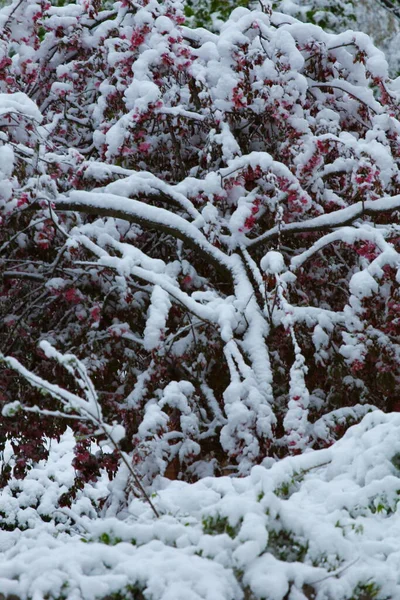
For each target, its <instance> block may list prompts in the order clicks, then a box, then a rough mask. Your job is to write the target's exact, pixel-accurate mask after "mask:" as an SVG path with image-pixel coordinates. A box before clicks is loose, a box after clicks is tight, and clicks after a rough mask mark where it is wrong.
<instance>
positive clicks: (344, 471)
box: [0, 411, 400, 600]
mask: <svg viewBox="0 0 400 600" xmlns="http://www.w3.org/2000/svg"><path fill="white" fill-rule="evenodd" d="M73 445H74V439H73V436H72V434H71V432H67V433H66V434H64V436H63V438H62V440H61V442H60V443H55V444H53V445H52V448H51V451H50V456H49V460H48V461H47V463H46V464H44V463H39V464H38V465H36V466H35V467H34V468H33V469H32V470H31V471H30V472H29V474H28V475H27V477H26V478H25V479H24V480H21V481H15V480H14V481H12V482H11V483H10V484H9V485H8V486H7V487H6V488H5V489H4V491H3V493H2V496H1V499H0V512H1V515H2V531H0V547H1V550H2V560H1V563H0V589H1V590H2V592H3V594H16V595H18V596H20V597H22V598H32V599H34V600H41V599H42V598H57V599H58V598H68V599H69V600H81V599H84V600H95V599H99V598H108V599H111V598H112V599H115V600H117V599H124V600H128V599H130V598H132V600H133V599H135V600H137V599H140V598H151V600H200V599H204V600H236V599H237V600H241V599H248V600H250V599H254V600H256V599H260V600H261V599H268V600H283V599H284V598H285V599H289V600H305V599H310V598H314V599H332V600H333V599H334V600H350V599H352V600H367V599H373V598H376V599H384V598H386V599H388V600H389V599H393V598H397V597H398V596H399V594H400V575H399V573H400V570H399V561H400V545H399V534H400V518H399V511H398V508H397V507H398V504H399V501H400V476H399V475H400V472H399V469H400V416H399V415H394V414H393V415H385V414H384V413H382V412H381V411H375V412H373V413H372V414H370V415H368V416H367V417H365V418H364V420H363V421H362V423H361V424H360V425H357V426H354V427H352V428H351V429H349V431H348V432H347V433H346V434H345V436H344V438H343V439H342V440H340V441H339V442H337V443H336V444H335V445H334V446H332V447H331V448H328V449H325V450H319V451H315V452H309V453H306V454H304V455H302V456H296V457H290V458H285V459H283V460H281V461H279V462H277V463H275V464H272V465H270V466H269V467H267V468H266V467H261V466H257V467H254V469H253V470H252V472H251V475H250V476H248V477H245V478H230V477H221V478H211V477H206V478H205V479H202V480H201V481H199V482H197V483H194V484H187V483H184V482H179V481H174V482H171V481H169V480H167V479H162V480H160V481H159V484H158V486H157V489H156V491H155V492H154V493H153V501H154V503H155V505H156V507H157V509H158V511H159V513H160V517H159V518H158V519H156V518H155V517H154V515H153V514H152V512H151V510H150V509H149V507H148V505H147V504H146V503H144V502H143V501H141V500H139V499H133V500H132V501H131V502H130V503H128V505H127V506H126V508H125V509H124V512H123V514H122V515H121V514H119V517H118V518H117V517H116V504H115V501H114V502H112V503H111V504H110V505H109V506H108V507H107V510H105V511H104V512H103V516H102V517H100V516H99V515H98V514H97V512H96V510H95V509H94V507H93V505H96V503H98V501H99V498H100V497H102V496H105V495H108V489H107V486H106V482H104V481H100V482H99V483H98V484H97V485H96V486H91V485H87V486H86V487H85V489H84V490H83V491H82V492H81V493H80V494H79V497H78V498H77V499H76V501H75V502H74V504H73V506H72V507H71V508H70V509H66V508H63V509H60V508H59V507H58V505H57V499H58V496H59V494H60V492H63V490H67V489H68V487H69V486H70V485H71V483H72V482H73V479H74V473H73V470H72V469H71V467H70V463H71V457H72V456H73ZM113 489H114V492H115V490H118V478H117V479H116V480H115V481H114V482H113Z"/></svg>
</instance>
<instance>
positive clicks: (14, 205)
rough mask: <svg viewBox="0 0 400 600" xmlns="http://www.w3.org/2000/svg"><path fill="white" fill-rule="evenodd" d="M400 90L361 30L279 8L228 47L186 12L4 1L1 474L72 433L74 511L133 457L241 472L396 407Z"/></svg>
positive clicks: (231, 28) (247, 21)
mask: <svg viewBox="0 0 400 600" xmlns="http://www.w3.org/2000/svg"><path fill="white" fill-rule="evenodd" d="M399 94H400V84H399V81H397V80H395V81H391V80H390V79H389V78H388V76H387V65H386V62H385V59H384V57H383V55H382V53H381V52H380V51H379V50H377V49H376V48H375V47H374V46H373V44H372V43H371V41H370V39H369V38H368V36H366V35H364V34H361V33H354V32H346V33H343V34H340V35H333V34H328V33H325V32H324V31H323V30H322V29H321V28H319V27H317V26H314V25H307V24H304V23H301V22H299V21H297V20H296V19H295V18H292V17H289V16H284V15H283V14H281V13H274V12H273V11H272V9H271V6H270V5H269V4H268V3H263V4H261V5H260V9H259V10H254V11H249V10H248V9H246V8H238V9H236V10H235V11H234V12H233V13H232V15H231V17H230V18H229V20H228V21H227V22H226V24H225V25H224V26H223V27H222V28H221V32H220V33H219V34H218V35H217V34H215V33H212V32H208V31H207V30H205V29H197V30H196V29H190V28H188V27H186V26H185V25H184V17H183V12H182V5H181V3H180V2H179V1H176V0H166V1H163V2H161V1H160V2H158V1H157V0H135V1H131V0H127V1H125V0H124V1H122V2H117V3H116V4H114V5H113V6H112V7H111V8H110V9H107V10H101V7H100V6H99V5H98V3H97V2H95V1H93V2H89V1H88V2H86V1H85V2H78V3H76V4H65V5H64V6H54V5H51V4H49V3H46V2H41V3H37V2H35V1H34V0H22V1H20V2H17V3H15V4H13V5H11V6H10V7H6V8H3V9H2V10H1V11H0V144H1V145H0V176H1V186H0V204H1V210H2V216H1V230H0V251H1V256H2V259H1V261H2V262H1V270H2V280H1V288H0V307H1V314H2V315H4V318H3V319H2V321H1V322H0V327H1V330H0V337H1V350H2V353H3V355H4V356H8V355H10V356H12V357H13V358H14V359H15V360H18V361H19V363H16V362H15V360H14V361H10V360H8V359H7V360H6V361H5V362H4V363H3V366H2V369H1V371H0V386H1V398H0V399H1V403H2V405H5V406H6V408H5V409H4V413H3V414H4V415H8V417H7V418H6V416H4V418H3V419H2V420H1V421H0V450H3V449H4V447H5V443H6V441H7V440H9V441H10V442H11V444H12V449H13V452H14V455H15V460H14V462H13V463H12V466H10V465H9V464H8V463H3V466H2V474H1V477H2V483H3V484H4V485H5V484H6V483H7V481H8V479H9V477H10V475H11V473H12V474H13V475H14V477H17V478H22V479H23V478H24V477H26V476H27V473H28V472H29V469H30V468H31V467H32V465H33V464H34V463H36V462H37V461H40V460H42V459H45V458H46V457H47V455H48V442H47V440H48V439H60V436H61V435H62V434H63V432H64V431H65V430H66V427H67V423H68V424H69V425H70V426H71V427H72V429H73V431H74V433H75V436H76V446H75V458H74V467H75V469H76V479H75V482H74V484H73V486H72V487H71V488H70V491H69V492H67V493H66V492H63V495H62V500H61V503H62V504H63V505H65V506H67V505H69V504H71V503H72V502H74V498H76V497H77V495H78V493H79V490H81V489H82V487H83V486H84V485H85V483H87V482H88V481H93V480H95V479H96V478H97V477H98V476H99V475H100V473H101V470H102V469H106V470H107V471H108V473H109V476H110V478H112V477H113V476H114V475H115V473H116V472H117V470H118V465H119V464H120V462H121V457H125V458H124V460H125V461H127V460H128V459H127V458H126V457H129V461H131V463H132V469H133V471H132V472H134V473H135V474H137V476H138V477H139V478H140V480H141V481H142V482H143V483H144V485H145V486H148V485H150V484H151V483H152V482H153V480H154V478H155V477H157V476H158V475H164V476H166V477H169V478H170V479H183V480H186V481H188V482H191V481H196V480H199V479H201V478H203V477H205V476H209V475H217V476H220V475H226V474H234V475H246V474H248V473H249V471H250V469H251V467H252V466H254V465H256V464H260V463H262V462H263V461H264V464H269V461H271V460H274V459H277V458H281V457H283V456H286V455H288V454H300V453H302V452H303V451H305V450H310V449H319V448H324V447H327V446H330V445H331V444H332V443H333V442H334V441H335V440H336V439H338V438H339V437H341V436H342V435H343V433H344V431H345V430H346V428H347V427H348V426H349V425H350V424H353V423H355V422H357V421H359V420H360V419H361V418H362V417H363V416H364V415H365V414H366V412H369V411H371V410H373V409H374V408H379V409H381V410H384V411H390V410H393V409H398V408H399V407H398V396H399V390H400V376H399V351H400V350H399V348H400V346H399V323H400V321H399V307H400V298H399V252H398V250H399V242H400V227H399V225H398V223H399V211H400V195H399V192H400V171H399V166H400V152H399V148H400V145H399V143H400V121H399V120H398V119H399ZM39 342H42V343H41V344H39ZM43 342H45V344H44V345H43ZM49 348H53V349H54V348H56V349H57V352H55V351H54V350H49ZM46 349H47V350H46ZM65 355H66V356H65ZM63 356H64V358H62V357H63ZM71 356H72V358H71ZM74 356H76V357H77V359H79V360H78V362H76V363H74V364H76V365H78V364H81V365H83V366H84V370H82V369H81V367H79V369H81V370H79V369H78V367H77V369H78V370H76V369H75V367H74V368H72V366H71V364H72V363H71V362H69V361H73V360H74V358H73V357H74ZM66 357H68V358H66ZM55 358H56V359H57V360H54V359H55ZM79 361H81V362H79ZM17 364H18V365H21V364H22V365H24V367H25V368H26V369H27V371H26V372H24V371H22V370H21V369H22V368H21V367H20V366H18V367H17ZM66 365H67V366H68V365H69V367H70V368H65V366H66ZM15 369H17V370H15ZM74 369H75V370H74ZM27 372H30V373H31V374H32V373H33V374H35V377H37V379H36V380H35V381H36V383H38V382H39V381H42V382H43V386H41V385H39V387H38V386H37V385H36V386H33V387H32V386H31V385H30V383H29V382H28V381H26V379H25V377H24V375H26V374H27ZM83 372H84V373H86V375H82V373H83ZM28 379H29V377H28ZM30 381H31V382H32V381H33V380H32V377H31V378H30ZM50 384H57V385H58V386H59V388H60V389H62V390H63V392H62V393H61V392H59V391H58V392H57V393H56V391H55V388H54V387H53V388H51V387H49V385H50ZM40 387H42V390H41V389H40ZM49 390H50V391H52V392H53V393H50V395H49ZM87 390H90V394H95V396H94V395H93V396H92V397H93V398H94V397H96V402H97V406H98V407H99V408H100V409H101V411H100V412H101V419H100V416H99V415H98V419H97V421H96V419H93V418H92V417H93V414H94V413H91V418H82V416H83V417H85V415H82V412H80V411H81V410H82V406H81V405H79V403H77V401H74V402H73V403H72V404H71V403H68V402H69V400H68V401H67V400H66V398H67V399H68V398H69V399H71V398H73V397H77V398H79V397H80V396H83V395H85V394H87V393H89V392H87ZM94 390H96V391H94ZM41 392H43V393H46V392H47V395H44V396H43V395H42V393H41ZM63 394H64V395H63ZM66 394H67V396H66ZM68 394H70V395H69V396H68ZM87 397H88V396H86V399H87ZM16 401H18V402H20V404H19V405H18V406H17V405H14V406H15V409H17V408H18V407H21V406H22V407H23V409H25V410H22V411H21V410H18V411H17V412H14V413H13V410H12V407H13V403H14V402H16ZM65 402H67V404H65ZM10 403H11V409H10V408H8V409H7V405H9V404H10ZM93 406H94V405H93ZM37 407H39V409H40V411H41V412H35V411H37V410H38V409H37ZM66 407H67V409H68V411H69V412H68V414H67V417H68V418H67V419H63V418H62V417H61V416H60V415H61V413H62V411H63V410H64V409H65V408H66ZM77 413H79V414H77ZM10 415H11V416H10ZM86 417H87V415H86ZM100 424H103V425H104V426H105V425H107V427H112V426H121V427H123V428H124V433H125V437H124V438H123V439H120V438H118V441H117V442H115V448H114V449H113V448H111V450H112V452H103V451H96V452H95V451H94V450H93V447H92V441H93V440H94V439H96V440H97V441H98V442H99V443H102V442H107V435H106V434H107V431H109V430H107V429H104V427H103V425H102V426H101V427H100ZM121 431H122V430H121ZM125 466H126V465H125ZM121 477H122V476H121ZM128 479H129V477H128ZM126 480H127V477H125V484H126ZM125 484H124V485H125ZM119 485H120V488H121V489H122V488H123V487H124V486H123V484H122V483H121V482H120V484H119ZM136 487H137V486H136ZM133 489H135V485H133ZM130 491H131V486H130V485H129V483H128V484H126V487H125V492H126V495H127V496H128V495H129V493H130ZM120 500H121V506H122V505H123V502H124V498H123V494H122V495H121V498H120ZM125 500H126V499H125Z"/></svg>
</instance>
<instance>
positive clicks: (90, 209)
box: [34, 191, 232, 280]
mask: <svg viewBox="0 0 400 600" xmlns="http://www.w3.org/2000/svg"><path fill="white" fill-rule="evenodd" d="M34 207H35V208H36V206H35V205H34ZM55 209H56V210H63V211H78V212H82V213H85V214H91V215H97V216H99V217H114V218H116V219H123V220H125V221H128V222H129V223H135V224H136V225H140V226H141V227H143V228H145V229H155V230H157V231H162V232H163V233H166V234H168V235H171V236H172V237H174V238H175V239H179V240H181V241H182V242H183V243H184V244H185V245H186V246H188V247H189V248H191V249H192V250H195V251H196V252H197V253H198V255H199V256H200V257H201V258H202V259H203V260H205V261H206V262H207V264H209V263H211V264H212V265H213V266H214V267H215V268H216V269H217V271H219V272H220V273H222V274H223V275H224V278H225V279H226V278H229V279H230V280H232V273H231V269H230V265H229V257H228V256H227V255H226V254H224V253H223V252H222V251H221V250H218V248H215V247H214V246H213V245H212V244H210V242H209V241H208V240H207V239H206V238H205V237H204V235H203V234H202V233H201V231H199V230H198V229H197V227H195V225H193V224H192V223H189V222H188V221H186V220H185V219H183V218H182V217H180V216H178V215H175V214H173V213H171V212H170V211H168V210H165V209H164V208H158V207H155V206H149V205H147V204H144V203H143V202H140V201H139V200H131V199H130V198H125V197H121V196H117V195H115V194H106V193H96V192H83V191H82V192H81V191H79V192H72V193H71V194H70V196H69V197H64V198H63V197H60V198H59V199H57V200H56V202H55Z"/></svg>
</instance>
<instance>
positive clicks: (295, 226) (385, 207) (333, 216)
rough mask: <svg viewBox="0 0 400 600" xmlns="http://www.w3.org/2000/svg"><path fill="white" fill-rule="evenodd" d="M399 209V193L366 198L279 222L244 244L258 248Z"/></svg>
mask: <svg viewBox="0 0 400 600" xmlns="http://www.w3.org/2000/svg"><path fill="white" fill-rule="evenodd" d="M395 210H400V195H398V196H393V197H389V198H381V199H380V200H367V201H366V202H362V201H361V202H357V203H356V204H353V205H352V206H348V207H346V208H342V209H340V210H337V211H336V212H334V213H329V214H326V215H321V216H319V217H315V218H314V219H309V220H308V221H297V222H296V223H281V225H280V228H279V227H278V226H275V227H273V228H272V229H270V230H269V231H266V232H265V233H263V234H262V235H260V236H259V237H257V238H254V239H253V240H246V241H245V243H244V245H245V246H246V247H247V248H258V247H259V246H261V245H262V244H264V243H265V242H269V241H270V240H273V239H276V238H277V237H278V236H279V234H280V235H281V236H287V235H293V234H296V233H306V232H308V231H329V230H330V229H334V228H335V227H342V226H343V225H351V224H352V223H353V222H354V221H355V220H356V219H358V218H359V217H361V216H363V215H369V216H373V215H380V214H383V213H389V212H393V211H395Z"/></svg>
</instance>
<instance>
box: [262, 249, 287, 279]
mask: <svg viewBox="0 0 400 600" xmlns="http://www.w3.org/2000/svg"><path fill="white" fill-rule="evenodd" d="M260 267H261V269H262V270H263V271H264V273H267V274H268V275H278V274H279V273H282V271H284V270H285V260H284V258H283V256H282V254H281V253H280V252H276V250H270V251H269V252H267V254H264V256H263V257H262V259H261V261H260Z"/></svg>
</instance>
